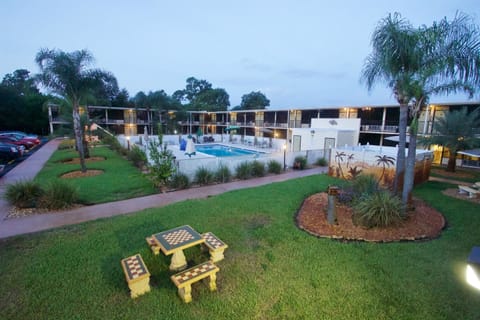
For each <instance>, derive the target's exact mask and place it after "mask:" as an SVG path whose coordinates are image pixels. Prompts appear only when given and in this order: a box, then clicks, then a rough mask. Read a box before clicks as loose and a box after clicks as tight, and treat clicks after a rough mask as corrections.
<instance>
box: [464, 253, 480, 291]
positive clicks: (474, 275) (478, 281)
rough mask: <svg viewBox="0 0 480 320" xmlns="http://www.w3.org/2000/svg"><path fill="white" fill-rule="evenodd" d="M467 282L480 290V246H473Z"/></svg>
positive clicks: (468, 265)
mask: <svg viewBox="0 0 480 320" xmlns="http://www.w3.org/2000/svg"><path fill="white" fill-rule="evenodd" d="M467 283H468V284H469V285H471V286H472V287H474V288H475V289H477V290H480V247H473V248H472V251H471V252H470V256H469V257H468V260H467Z"/></svg>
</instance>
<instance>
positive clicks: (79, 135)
mask: <svg viewBox="0 0 480 320" xmlns="http://www.w3.org/2000/svg"><path fill="white" fill-rule="evenodd" d="M73 130H74V132H75V144H76V146H77V150H78V156H79V158H80V169H81V170H82V172H87V167H86V165H85V154H84V149H83V130H82V124H81V122H80V111H79V105H78V103H75V102H74V103H73Z"/></svg>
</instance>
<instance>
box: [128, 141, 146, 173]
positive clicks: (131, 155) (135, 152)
mask: <svg viewBox="0 0 480 320" xmlns="http://www.w3.org/2000/svg"><path fill="white" fill-rule="evenodd" d="M127 159H128V160H130V161H132V162H133V164H134V165H135V167H137V168H140V169H141V168H142V167H143V165H144V164H145V163H146V162H147V155H146V154H145V152H144V151H143V150H142V149H140V148H139V147H137V146H136V145H133V146H132V149H131V150H130V151H128V153H127Z"/></svg>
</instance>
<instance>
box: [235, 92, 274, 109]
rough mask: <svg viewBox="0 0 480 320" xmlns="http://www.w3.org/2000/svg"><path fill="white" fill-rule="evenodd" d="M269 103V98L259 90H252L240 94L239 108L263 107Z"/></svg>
mask: <svg viewBox="0 0 480 320" xmlns="http://www.w3.org/2000/svg"><path fill="white" fill-rule="evenodd" d="M269 105H270V100H268V99H267V97H266V96H265V95H264V94H263V93H261V92H260V91H257V92H255V91H252V92H250V93H249V94H244V95H243V96H242V102H241V103H240V110H254V109H265V108H266V107H268V106H269Z"/></svg>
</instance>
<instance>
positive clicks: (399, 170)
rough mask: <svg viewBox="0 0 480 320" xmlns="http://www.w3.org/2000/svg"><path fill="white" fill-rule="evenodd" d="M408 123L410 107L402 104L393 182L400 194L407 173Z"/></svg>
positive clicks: (395, 190)
mask: <svg viewBox="0 0 480 320" xmlns="http://www.w3.org/2000/svg"><path fill="white" fill-rule="evenodd" d="M407 123H408V105H407V104H400V114H399V119H398V150H397V166H396V170H395V180H394V182H393V191H394V192H395V193H396V194H398V193H399V191H400V179H401V178H403V176H404V173H405V145H406V141H407Z"/></svg>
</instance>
